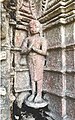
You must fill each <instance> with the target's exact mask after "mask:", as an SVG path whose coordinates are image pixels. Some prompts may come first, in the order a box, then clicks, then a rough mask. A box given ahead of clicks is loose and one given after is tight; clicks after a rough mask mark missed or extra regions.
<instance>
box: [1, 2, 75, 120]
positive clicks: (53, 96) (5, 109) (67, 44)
mask: <svg viewBox="0 0 75 120" xmlns="http://www.w3.org/2000/svg"><path fill="white" fill-rule="evenodd" d="M39 2H40V1H39V0H38V1H37V4H36V6H37V5H38V6H37V9H38V8H39V9H38V14H39V17H38V19H39V21H40V22H41V23H42V24H43V34H44V36H45V37H46V39H47V42H48V55H47V57H46V63H45V67H44V82H43V90H44V91H45V93H46V95H45V97H46V98H47V99H48V101H49V106H48V108H49V109H51V110H52V111H55V112H57V113H59V114H60V115H61V116H62V117H63V120H74V119H75V10H74V9H75V8H74V7H75V2H74V1H73V0H68V1H66V0H60V1H59V0H53V1H52V0H51V1H50V0H49V1H47V2H46V1H45V2H46V3H45V6H43V3H42V6H40V4H41V2H40V4H39ZM1 7H2V4H1ZM1 16H2V20H1V23H0V24H2V25H3V27H2V29H3V31H2V33H1V82H0V88H1V89H2V88H4V90H5V91H6V94H5V95H2V92H3V91H1V97H0V101H1V103H2V104H1V106H0V113H1V114H0V117H1V120H10V119H11V114H10V112H11V111H13V101H14V96H16V98H17V96H18V95H19V94H20V93H22V92H25V91H27V90H31V87H30V80H29V71H28V67H27V62H26V57H25V56H21V55H20V46H21V44H22V41H23V39H24V38H26V37H27V35H28V31H27V25H28V22H29V20H30V16H29V17H27V18H26V17H24V20H25V21H26V22H25V21H23V22H24V23H21V24H16V23H15V20H14V21H12V20H13V19H10V18H9V15H8V14H7V12H6V11H5V9H4V8H3V7H2V11H1ZM23 24H24V25H23ZM2 52H3V53H2Z"/></svg>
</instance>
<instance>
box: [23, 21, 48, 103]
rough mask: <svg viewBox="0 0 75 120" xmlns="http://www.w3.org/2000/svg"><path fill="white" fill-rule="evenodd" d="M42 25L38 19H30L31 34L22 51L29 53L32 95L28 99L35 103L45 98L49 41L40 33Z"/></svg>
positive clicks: (24, 42)
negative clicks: (43, 85) (45, 63)
mask: <svg viewBox="0 0 75 120" xmlns="http://www.w3.org/2000/svg"><path fill="white" fill-rule="evenodd" d="M40 26H41V24H40V22H39V21H38V20H31V21H30V23H29V28H30V36H29V37H27V38H26V39H25V40H24V41H23V44H22V51H21V54H25V55H27V61H28V67H29V72H30V76H31V83H32V95H31V96H29V98H28V101H34V102H35V103H39V102H42V100H43V99H42V84H43V67H44V61H45V56H46V54H47V41H46V39H45V38H44V37H41V35H40ZM36 86H37V87H36ZM36 88H37V90H36ZM35 93H36V94H35Z"/></svg>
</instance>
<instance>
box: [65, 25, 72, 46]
mask: <svg viewBox="0 0 75 120" xmlns="http://www.w3.org/2000/svg"><path fill="white" fill-rule="evenodd" d="M73 26H74V23H70V24H67V25H66V27H65V28H66V29H65V35H66V41H65V42H66V45H68V44H73V43H74V36H73V33H74V27H73Z"/></svg>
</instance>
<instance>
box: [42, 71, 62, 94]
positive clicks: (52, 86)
mask: <svg viewBox="0 0 75 120" xmlns="http://www.w3.org/2000/svg"><path fill="white" fill-rule="evenodd" d="M43 87H44V89H45V90H46V91H48V92H49V93H56V94H59V95H60V94H61V92H62V74H61V73H58V72H57V73H56V72H50V71H45V73H44V82H43Z"/></svg>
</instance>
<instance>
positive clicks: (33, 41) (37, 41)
mask: <svg viewBox="0 0 75 120" xmlns="http://www.w3.org/2000/svg"><path fill="white" fill-rule="evenodd" d="M30 44H33V45H34V46H35V47H36V48H40V46H41V39H40V38H34V39H31V40H30Z"/></svg>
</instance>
